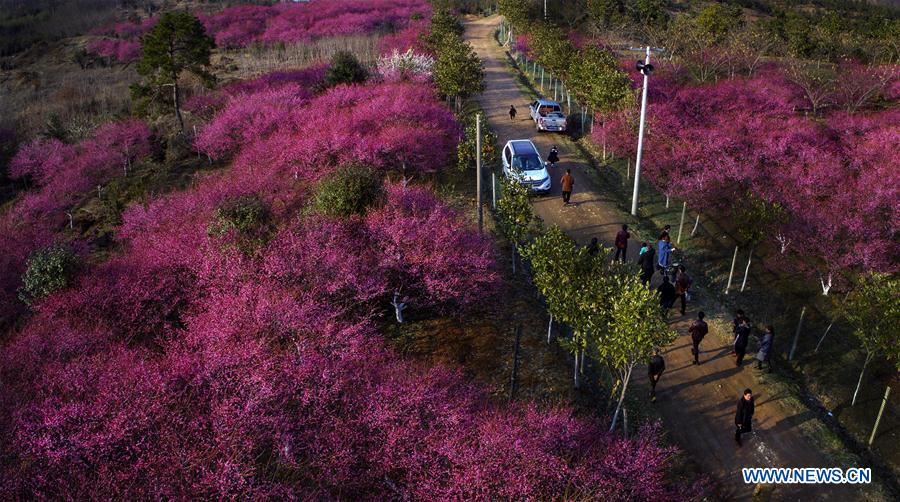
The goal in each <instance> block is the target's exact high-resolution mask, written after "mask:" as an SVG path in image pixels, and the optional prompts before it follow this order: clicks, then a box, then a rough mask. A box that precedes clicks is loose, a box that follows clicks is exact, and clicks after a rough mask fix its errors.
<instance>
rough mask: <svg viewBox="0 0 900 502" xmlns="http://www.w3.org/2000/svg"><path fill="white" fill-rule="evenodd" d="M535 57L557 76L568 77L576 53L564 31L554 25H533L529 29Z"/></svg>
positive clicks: (576, 55)
mask: <svg viewBox="0 0 900 502" xmlns="http://www.w3.org/2000/svg"><path fill="white" fill-rule="evenodd" d="M531 47H532V52H533V53H534V57H535V59H537V61H538V62H539V63H540V64H541V65H542V66H543V67H545V68H547V69H549V70H550V71H551V72H553V73H555V74H556V75H557V76H559V77H568V75H569V67H570V65H571V64H572V62H573V61H574V60H575V59H577V57H578V54H577V51H576V50H575V47H574V46H573V45H572V42H570V41H569V39H568V37H567V35H566V32H565V31H564V30H562V29H561V28H559V27H558V26H555V25H550V24H539V25H535V26H534V28H533V29H532V31H531Z"/></svg>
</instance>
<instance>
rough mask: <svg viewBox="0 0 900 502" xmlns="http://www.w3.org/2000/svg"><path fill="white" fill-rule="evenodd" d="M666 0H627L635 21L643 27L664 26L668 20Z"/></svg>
mask: <svg viewBox="0 0 900 502" xmlns="http://www.w3.org/2000/svg"><path fill="white" fill-rule="evenodd" d="M666 3H667V2H666V0H629V5H628V7H629V10H630V11H631V13H632V14H631V15H632V17H633V18H634V20H635V21H637V22H638V23H640V24H642V25H644V26H651V25H660V24H664V23H665V22H666V20H667V19H668V14H667V13H666Z"/></svg>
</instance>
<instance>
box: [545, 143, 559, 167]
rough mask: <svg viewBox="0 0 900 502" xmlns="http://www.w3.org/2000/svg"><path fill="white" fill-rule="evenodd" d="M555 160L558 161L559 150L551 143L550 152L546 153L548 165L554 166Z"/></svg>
mask: <svg viewBox="0 0 900 502" xmlns="http://www.w3.org/2000/svg"><path fill="white" fill-rule="evenodd" d="M557 162H559V150H557V149H556V145H553V146H552V147H551V148H550V154H549V155H547V163H548V164H550V167H556V163H557Z"/></svg>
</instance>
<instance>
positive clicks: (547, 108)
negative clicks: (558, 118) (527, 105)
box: [538, 105, 559, 117]
mask: <svg viewBox="0 0 900 502" xmlns="http://www.w3.org/2000/svg"><path fill="white" fill-rule="evenodd" d="M557 111H559V106H556V105H541V106H540V107H539V108H538V113H539V114H540V115H541V116H542V117H546V116H547V114H548V113H553V112H557Z"/></svg>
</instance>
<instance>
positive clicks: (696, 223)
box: [691, 213, 700, 237]
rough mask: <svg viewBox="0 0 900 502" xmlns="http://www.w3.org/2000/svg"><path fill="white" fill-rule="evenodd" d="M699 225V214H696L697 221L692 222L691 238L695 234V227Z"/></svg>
mask: <svg viewBox="0 0 900 502" xmlns="http://www.w3.org/2000/svg"><path fill="white" fill-rule="evenodd" d="M699 225H700V213H697V219H696V220H694V228H693V229H692V230H691V237H693V236H694V233H696V232H697V226H699Z"/></svg>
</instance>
